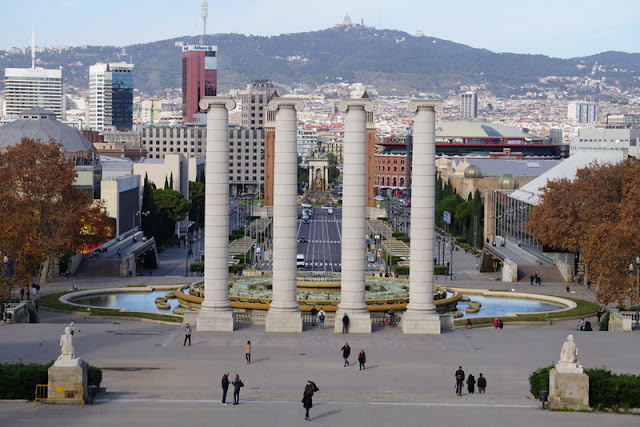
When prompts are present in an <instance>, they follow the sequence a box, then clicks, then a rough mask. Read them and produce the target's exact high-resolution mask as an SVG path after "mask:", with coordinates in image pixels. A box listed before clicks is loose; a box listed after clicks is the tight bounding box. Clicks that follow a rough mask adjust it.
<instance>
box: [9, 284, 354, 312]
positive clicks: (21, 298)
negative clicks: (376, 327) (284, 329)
mask: <svg viewBox="0 0 640 427" xmlns="http://www.w3.org/2000/svg"><path fill="white" fill-rule="evenodd" d="M23 299H24V286H23V287H21V288H20V301H22V300H23ZM345 316H346V314H345Z"/></svg>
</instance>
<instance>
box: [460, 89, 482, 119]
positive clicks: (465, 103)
mask: <svg viewBox="0 0 640 427" xmlns="http://www.w3.org/2000/svg"><path fill="white" fill-rule="evenodd" d="M460 117H461V118H463V119H475V118H477V117H478V94H477V93H476V92H465V93H463V94H460Z"/></svg>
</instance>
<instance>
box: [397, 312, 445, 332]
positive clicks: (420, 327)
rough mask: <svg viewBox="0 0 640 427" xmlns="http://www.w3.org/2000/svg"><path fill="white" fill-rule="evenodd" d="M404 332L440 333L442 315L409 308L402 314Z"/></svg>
mask: <svg viewBox="0 0 640 427" xmlns="http://www.w3.org/2000/svg"><path fill="white" fill-rule="evenodd" d="M402 332H404V333H405V334H424V335H440V316H439V315H438V313H433V312H424V311H415V310H407V311H405V312H404V314H403V315H402Z"/></svg>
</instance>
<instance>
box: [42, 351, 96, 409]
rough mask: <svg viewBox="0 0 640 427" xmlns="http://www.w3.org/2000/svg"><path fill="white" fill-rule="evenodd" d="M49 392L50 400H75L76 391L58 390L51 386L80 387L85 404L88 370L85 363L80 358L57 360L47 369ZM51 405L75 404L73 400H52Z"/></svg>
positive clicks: (71, 389) (68, 389) (87, 391)
mask: <svg viewBox="0 0 640 427" xmlns="http://www.w3.org/2000/svg"><path fill="white" fill-rule="evenodd" d="M48 373H49V382H48V384H49V386H50V387H49V390H48V397H49V398H51V399H75V398H77V397H79V396H78V393H80V391H78V390H77V389H73V388H62V389H60V390H58V389H56V388H55V387H52V386H65V385H81V386H82V389H83V392H84V395H83V398H84V401H85V402H86V401H87V400H88V397H89V390H88V389H87V379H88V368H87V362H84V361H83V360H82V359H80V358H71V359H58V360H56V361H55V363H54V364H53V366H51V367H50V368H49V371H48ZM51 402H52V403H58V404H76V402H75V401H73V400H52V401H51Z"/></svg>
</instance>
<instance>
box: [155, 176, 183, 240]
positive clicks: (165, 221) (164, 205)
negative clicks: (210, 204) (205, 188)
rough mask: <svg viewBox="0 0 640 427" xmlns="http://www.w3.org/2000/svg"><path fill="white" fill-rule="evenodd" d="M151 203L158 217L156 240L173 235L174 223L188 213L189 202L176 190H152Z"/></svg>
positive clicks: (165, 238) (166, 238) (169, 237)
mask: <svg viewBox="0 0 640 427" xmlns="http://www.w3.org/2000/svg"><path fill="white" fill-rule="evenodd" d="M153 203H154V206H155V209H156V212H157V218H158V234H157V237H158V240H160V242H164V241H166V240H168V239H171V238H172V237H173V235H174V228H175V223H176V222H177V221H182V220H183V219H184V218H185V217H186V216H187V214H188V213H189V209H190V207H191V206H190V204H189V202H188V201H187V199H185V198H184V196H183V195H182V194H181V193H180V192H179V191H176V190H172V189H170V188H169V189H157V190H153Z"/></svg>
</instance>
